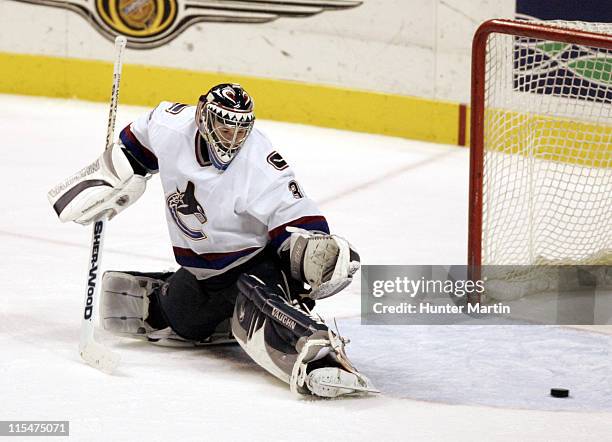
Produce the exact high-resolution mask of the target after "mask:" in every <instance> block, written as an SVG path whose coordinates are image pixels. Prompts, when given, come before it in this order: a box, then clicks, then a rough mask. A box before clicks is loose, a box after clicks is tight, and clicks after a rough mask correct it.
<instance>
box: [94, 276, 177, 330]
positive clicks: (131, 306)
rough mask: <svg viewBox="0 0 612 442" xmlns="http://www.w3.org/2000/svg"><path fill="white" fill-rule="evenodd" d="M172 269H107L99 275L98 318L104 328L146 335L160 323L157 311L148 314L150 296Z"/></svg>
mask: <svg viewBox="0 0 612 442" xmlns="http://www.w3.org/2000/svg"><path fill="white" fill-rule="evenodd" d="M169 275H171V273H166V274H162V273H152V274H139V273H127V272H115V271H108V272H105V273H104V276H103V277H102V296H101V300H100V318H101V319H100V321H101V322H102V326H103V328H104V329H105V330H107V331H109V332H111V333H113V334H117V335H120V336H130V337H139V338H144V337H146V334H147V333H150V332H152V331H154V330H156V329H157V328H159V327H160V326H163V322H164V321H163V319H160V317H161V315H160V314H159V312H153V314H150V310H157V309H151V308H150V307H151V302H152V301H153V302H154V303H155V300H154V299H152V298H151V296H152V295H154V294H155V293H156V292H158V291H159V290H161V288H162V286H163V285H164V284H165V278H167V277H168V276H169Z"/></svg>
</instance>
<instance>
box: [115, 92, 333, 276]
mask: <svg viewBox="0 0 612 442" xmlns="http://www.w3.org/2000/svg"><path fill="white" fill-rule="evenodd" d="M194 114H195V107H194V106H187V105H184V104H179V103H170V102H162V103H161V104H160V105H159V106H157V107H156V108H155V109H153V110H152V111H151V112H149V113H147V114H145V115H143V116H141V117H140V118H138V119H137V120H136V121H134V122H133V123H131V124H130V125H128V126H127V127H126V128H124V129H123V130H122V131H121V135H120V139H121V141H122V143H123V145H124V146H125V148H126V149H127V151H128V152H129V153H130V154H131V155H132V156H133V157H134V158H135V159H136V160H137V161H138V162H139V163H140V164H142V165H143V166H144V167H145V168H146V169H147V170H148V172H150V173H157V172H158V173H159V175H160V178H161V182H162V186H163V189H164V194H165V203H166V219H167V222H168V230H169V233H170V238H171V241H172V246H173V249H174V255H175V257H176V261H177V262H178V263H179V264H180V265H181V266H183V267H185V268H187V269H188V270H189V271H190V272H191V273H193V274H194V275H195V276H196V277H197V278H199V279H206V278H210V277H212V276H215V275H218V274H220V273H223V272H225V271H226V270H229V269H231V268H233V267H236V266H238V265H240V264H241V263H244V262H246V261H248V260H249V259H250V258H252V257H253V256H255V255H256V254H257V253H259V252H260V251H261V250H262V249H263V248H265V247H266V246H267V245H268V244H270V245H271V246H272V247H274V248H276V249H278V248H279V247H280V246H281V245H282V244H283V243H284V242H285V241H286V240H287V238H288V237H289V233H288V232H287V231H286V227H287V226H294V227H299V228H302V229H305V230H315V231H321V232H325V233H329V228H328V226H327V222H326V220H325V218H324V217H323V216H322V215H321V213H320V211H319V209H318V208H317V206H316V205H315V203H314V202H313V201H312V200H311V199H309V198H308V197H307V196H306V195H305V194H304V192H303V190H302V188H301V187H300V185H299V184H298V182H297V181H296V179H295V176H294V174H293V172H292V170H291V168H290V167H289V165H288V164H287V163H286V162H285V160H284V159H283V157H282V156H281V155H280V154H279V153H278V152H276V151H275V150H274V148H273V147H272V145H271V143H270V141H269V140H268V139H267V138H266V136H265V135H264V134H262V133H261V132H260V131H259V130H258V129H257V127H255V128H254V129H253V131H252V132H251V134H250V135H249V137H248V138H247V140H246V143H245V144H244V146H243V147H242V149H241V150H240V151H239V152H238V154H237V155H236V157H235V158H234V160H233V161H232V162H231V164H230V165H229V167H228V168H227V169H226V170H225V171H219V170H218V169H216V168H215V167H213V166H212V165H211V163H210V161H209V160H208V156H207V149H206V145H205V144H204V141H203V140H202V138H201V136H200V134H199V132H198V130H197V128H196V124H195V119H194Z"/></svg>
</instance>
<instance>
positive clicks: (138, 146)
mask: <svg viewBox="0 0 612 442" xmlns="http://www.w3.org/2000/svg"><path fill="white" fill-rule="evenodd" d="M119 138H120V139H121V142H122V143H123V145H124V146H125V148H126V149H127V150H128V151H129V152H130V153H131V154H132V155H133V156H134V158H136V160H137V161H138V162H139V163H140V164H142V165H143V166H144V167H145V168H146V169H147V170H148V171H149V172H151V173H153V172H157V171H158V170H159V164H158V163H157V157H156V156H155V154H154V153H153V152H151V151H150V150H149V149H147V148H146V147H145V146H143V144H142V143H141V142H140V141H138V138H136V135H134V133H133V132H132V129H131V128H130V125H129V124H128V125H127V126H125V127H124V128H123V130H122V131H121V133H120V134H119Z"/></svg>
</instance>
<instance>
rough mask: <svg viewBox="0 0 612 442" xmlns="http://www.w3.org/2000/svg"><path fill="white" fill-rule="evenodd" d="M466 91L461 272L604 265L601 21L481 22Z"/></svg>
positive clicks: (607, 188) (608, 92) (607, 196)
mask: <svg viewBox="0 0 612 442" xmlns="http://www.w3.org/2000/svg"><path fill="white" fill-rule="evenodd" d="M471 93H472V96H471V131H470V136H471V139H470V186H469V232H468V265H469V266H470V267H472V268H476V267H479V266H481V265H541V264H559V265H565V264H585V265H591V264H594V265H599V264H604V265H612V24H606V23H586V22H566V21H551V22H542V21H514V20H502V19H499V20H489V21H487V22H484V23H483V24H482V25H481V26H480V27H479V28H478V30H477V31H476V33H475V36H474V39H473V44H472V85H471Z"/></svg>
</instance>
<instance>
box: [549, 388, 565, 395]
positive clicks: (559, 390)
mask: <svg viewBox="0 0 612 442" xmlns="http://www.w3.org/2000/svg"><path fill="white" fill-rule="evenodd" d="M550 395H551V396H552V397H569V390H568V389H567V388H551V389H550Z"/></svg>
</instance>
